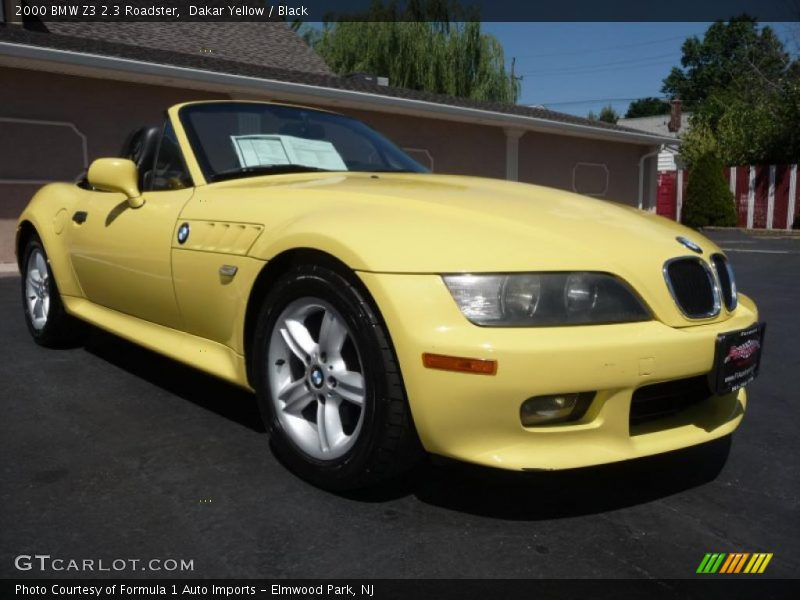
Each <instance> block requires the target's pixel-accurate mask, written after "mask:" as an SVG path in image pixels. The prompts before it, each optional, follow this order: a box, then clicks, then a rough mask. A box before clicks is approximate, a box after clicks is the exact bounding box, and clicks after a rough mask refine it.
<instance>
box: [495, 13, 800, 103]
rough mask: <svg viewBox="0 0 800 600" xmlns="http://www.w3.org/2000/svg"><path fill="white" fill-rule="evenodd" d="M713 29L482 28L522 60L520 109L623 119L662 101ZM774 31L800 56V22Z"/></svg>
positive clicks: (684, 26)
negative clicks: (635, 103) (642, 102)
mask: <svg viewBox="0 0 800 600" xmlns="http://www.w3.org/2000/svg"><path fill="white" fill-rule="evenodd" d="M708 26H709V23H483V24H482V30H483V31H484V32H485V33H491V34H492V35H494V36H495V37H497V38H498V39H499V40H500V42H501V43H502V45H503V48H504V49H505V55H506V63H507V68H509V69H510V67H511V58H512V57H516V65H515V72H516V74H517V75H521V76H522V77H523V79H522V93H521V95H520V98H519V103H520V104H541V105H544V106H546V107H547V108H551V109H553V110H557V111H560V112H566V113H571V114H575V115H580V116H585V115H586V114H587V113H588V112H589V111H594V112H595V113H598V112H599V111H600V109H601V108H602V107H603V106H605V105H607V104H611V106H613V107H614V109H615V110H616V111H617V112H618V113H619V114H620V115H624V113H625V111H626V110H627V108H628V104H630V101H631V100H632V99H635V98H643V97H646V96H657V97H660V96H662V94H661V82H662V80H663V79H664V77H666V76H667V75H668V74H669V72H670V69H671V68H672V67H673V66H679V65H680V59H681V45H682V44H683V41H684V40H685V39H686V38H687V37H689V36H691V35H698V36H700V37H702V34H703V33H704V32H705V30H706V29H707V28H708ZM771 26H772V27H773V28H774V29H775V30H776V32H777V33H778V35H779V37H781V39H783V40H784V42H785V43H786V45H787V49H789V50H790V51H792V53H793V54H794V55H795V56H797V50H798V39H800V30H799V29H798V27H800V26H798V24H797V23H775V24H771Z"/></svg>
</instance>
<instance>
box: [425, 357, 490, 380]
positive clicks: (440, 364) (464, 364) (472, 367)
mask: <svg viewBox="0 0 800 600" xmlns="http://www.w3.org/2000/svg"><path fill="white" fill-rule="evenodd" d="M422 364H423V365H424V366H425V367H427V368H428V369H441V370H442V371H457V372H459V373H477V374H478V375H495V374H497V361H496V360H484V359H481V358H464V357H463V356H446V355H444V354H430V353H428V352H425V353H424V354H423V355H422Z"/></svg>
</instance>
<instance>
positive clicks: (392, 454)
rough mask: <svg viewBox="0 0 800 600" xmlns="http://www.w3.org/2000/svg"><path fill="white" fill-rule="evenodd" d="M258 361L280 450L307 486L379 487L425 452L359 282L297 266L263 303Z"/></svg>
mask: <svg viewBox="0 0 800 600" xmlns="http://www.w3.org/2000/svg"><path fill="white" fill-rule="evenodd" d="M252 355H253V360H254V363H253V365H252V373H253V376H254V380H255V387H256V392H257V396H258V401H259V408H260V410H261V415H262V417H263V419H264V424H265V426H266V428H267V431H268V432H269V434H270V442H271V445H272V448H273V451H274V452H275V454H276V455H277V457H278V458H279V459H280V460H281V461H282V462H283V463H284V464H285V465H286V466H288V467H289V468H290V469H291V470H292V471H294V472H295V473H296V474H298V475H299V476H300V477H302V478H303V479H306V480H307V481H309V482H311V483H312V484H314V485H316V486H318V487H321V488H324V489H328V490H332V491H344V490H352V489H357V488H364V487H370V486H374V485H376V484H378V483H381V482H384V481H387V480H389V479H391V478H393V477H395V476H397V475H399V474H400V473H403V472H404V471H407V470H409V469H410V468H411V467H412V466H413V465H414V464H415V463H416V462H417V460H418V459H419V458H420V457H421V456H422V455H423V451H422V447H421V445H420V442H419V438H418V437H417V434H416V430H415V428H414V424H413V420H412V417H411V412H410V409H409V406H408V401H407V399H406V394H405V389H404V387H403V381H402V377H401V374H400V369H399V367H398V364H397V359H396V358H395V355H394V350H393V348H392V345H391V342H390V340H389V335H388V332H387V330H386V327H385V325H384V324H383V322H382V320H381V319H380V317H379V316H378V312H377V309H375V308H373V306H372V305H371V303H370V300H369V298H368V296H367V293H366V291H362V289H361V287H360V286H358V284H357V283H356V282H351V281H350V280H349V279H348V278H347V277H344V276H343V275H342V274H340V273H338V272H337V271H334V270H332V269H330V268H327V267H322V266H311V265H304V266H298V267H294V268H292V269H291V270H290V271H289V272H288V273H286V274H285V275H284V276H283V277H281V278H280V280H279V281H277V282H276V284H275V285H274V286H273V287H272V289H271V290H270V292H269V293H268V294H267V297H266V298H265V300H264V303H263V305H262V306H261V310H260V313H259V316H258V321H257V325H256V332H255V337H254V343H253V352H252ZM320 423H322V424H323V427H322V428H320V426H319V424H320Z"/></svg>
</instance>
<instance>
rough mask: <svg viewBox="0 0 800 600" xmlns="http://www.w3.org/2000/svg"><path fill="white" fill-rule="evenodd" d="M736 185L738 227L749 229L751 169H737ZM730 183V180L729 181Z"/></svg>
mask: <svg viewBox="0 0 800 600" xmlns="http://www.w3.org/2000/svg"><path fill="white" fill-rule="evenodd" d="M734 177H736V182H735V183H736V185H735V187H734V192H733V196H734V199H735V200H736V214H737V216H738V222H737V225H739V227H747V202H748V198H749V193H748V189H749V186H750V167H736V171H735V175H734ZM729 181H730V179H729Z"/></svg>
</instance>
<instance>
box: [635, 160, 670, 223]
mask: <svg viewBox="0 0 800 600" xmlns="http://www.w3.org/2000/svg"><path fill="white" fill-rule="evenodd" d="M663 149H664V146H659V147H658V148H657V149H656V150H653V151H652V152H648V153H647V154H643V155H642V156H641V157H640V158H639V206H638V208H639V210H644V208H643V207H644V161H646V160H647V159H648V158H652V157H654V156H658V155H659V154H661V151H662V150H663Z"/></svg>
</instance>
